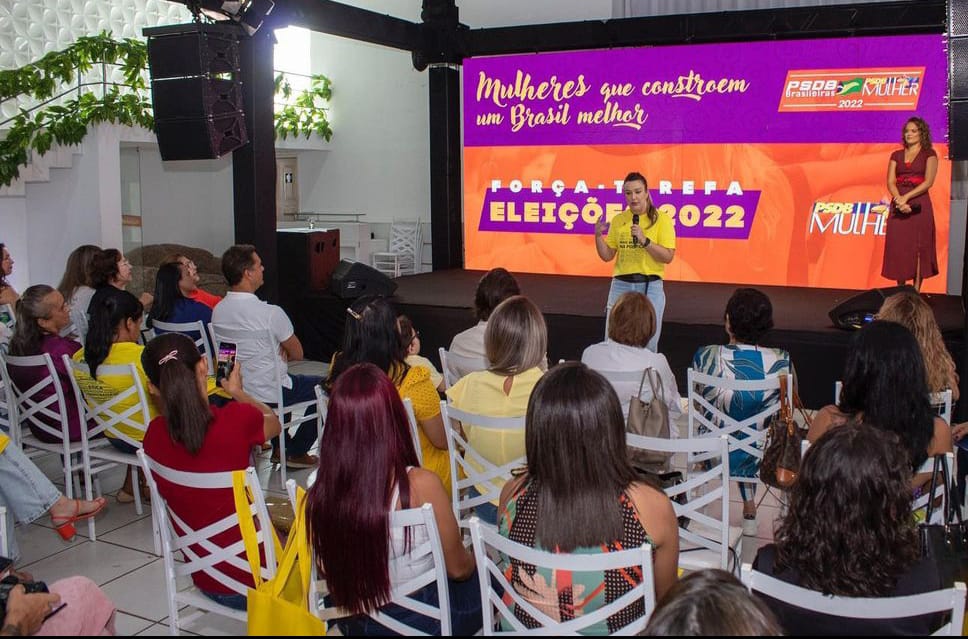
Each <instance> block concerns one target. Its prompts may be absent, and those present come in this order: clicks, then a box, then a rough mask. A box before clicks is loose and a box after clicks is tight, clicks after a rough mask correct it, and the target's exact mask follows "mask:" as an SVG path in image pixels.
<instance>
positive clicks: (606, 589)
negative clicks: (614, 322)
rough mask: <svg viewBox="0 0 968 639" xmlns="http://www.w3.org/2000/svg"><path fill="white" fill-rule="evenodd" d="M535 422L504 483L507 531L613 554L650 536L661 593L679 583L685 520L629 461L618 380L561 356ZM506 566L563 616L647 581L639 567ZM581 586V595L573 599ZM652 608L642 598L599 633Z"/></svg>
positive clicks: (523, 615)
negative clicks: (522, 462) (519, 468)
mask: <svg viewBox="0 0 968 639" xmlns="http://www.w3.org/2000/svg"><path fill="white" fill-rule="evenodd" d="M526 424H527V425H526V427H525V448H526V451H527V457H528V465H527V468H526V469H525V471H524V472H523V473H522V474H521V475H520V476H518V477H517V478H516V479H514V480H512V481H509V482H508V483H506V484H505V485H504V489H503V490H502V491H501V499H500V506H499V509H498V510H499V513H500V515H499V517H500V518H499V520H498V530H499V531H500V533H501V534H502V535H504V536H505V537H507V538H508V539H510V540H511V541H515V542H518V543H520V544H524V545H526V546H532V547H535V548H539V547H540V548H542V549H546V550H548V549H554V550H556V551H558V552H567V553H582V552H602V551H608V552H614V551H617V550H624V549H627V548H635V547H638V546H641V545H642V544H643V543H646V542H648V543H650V544H651V545H652V548H653V554H652V558H653V568H654V573H655V593H656V598H657V599H661V598H662V597H663V595H665V593H666V591H667V590H669V588H671V587H672V585H673V583H675V581H676V570H677V566H678V563H679V525H678V523H677V521H676V516H675V511H673V509H672V504H671V502H670V501H669V498H668V497H666V495H665V494H664V493H663V492H662V491H661V490H659V489H657V488H654V487H652V486H650V485H648V484H645V483H643V482H641V481H639V479H638V476H637V475H636V473H635V470H634V469H633V468H632V466H631V464H630V463H629V458H628V451H627V448H626V444H625V420H624V418H623V416H622V411H621V408H620V404H619V401H618V396H617V395H616V394H615V390H614V389H613V388H612V385H611V384H609V383H608V380H606V379H605V378H604V377H602V376H601V375H600V374H599V373H596V372H595V371H593V370H591V369H590V368H588V367H587V366H585V365H584V364H580V363H577V362H567V363H564V364H559V365H558V366H556V367H554V368H552V369H551V370H549V371H548V372H547V373H545V374H544V376H543V377H542V378H541V380H540V381H539V382H538V383H537V385H536V386H535V388H534V391H532V393H531V400H530V401H529V403H528V412H527V416H526ZM507 568H508V572H507V574H509V575H510V577H509V581H510V582H511V584H512V585H513V586H514V588H515V589H516V590H517V591H518V592H519V593H521V594H522V595H523V596H524V597H526V598H527V599H529V600H530V601H531V603H533V604H534V605H535V606H536V607H537V608H538V609H540V610H542V611H544V612H545V613H546V614H551V615H552V616H553V617H554V616H555V613H556V612H557V616H558V617H559V618H560V619H561V620H562V621H564V620H567V619H570V618H573V617H576V616H579V615H583V614H588V613H590V612H594V611H595V610H597V609H599V608H601V607H602V606H604V605H606V604H607V603H610V602H612V601H614V600H615V599H617V598H618V597H621V596H622V595H623V594H624V593H626V592H628V591H629V590H630V589H631V588H632V587H633V586H634V585H635V584H634V583H631V582H630V581H629V579H630V578H631V580H632V581H635V580H636V579H637V580H639V581H641V579H642V575H637V576H636V574H635V571H633V570H631V569H630V570H628V571H619V570H614V571H613V570H609V571H605V572H604V573H602V572H598V573H594V572H585V571H582V572H574V571H572V572H569V571H551V570H547V569H544V568H535V567H534V566H531V565H529V564H524V563H518V562H512V564H511V565H510V566H509V567H507ZM566 584H567V586H566ZM566 587H567V589H568V590H569V592H565V591H564V589H565V588H566ZM579 587H580V588H579ZM579 592H580V593H582V595H581V597H580V598H577V597H575V598H573V597H572V595H578V593H579ZM515 614H516V615H517V617H518V619H520V620H521V621H522V622H523V623H524V624H526V625H530V624H532V623H534V620H533V619H531V617H530V616H529V615H528V614H527V612H525V611H523V610H515ZM643 614H645V610H644V606H643V605H642V602H641V601H638V602H636V603H633V604H631V605H630V606H628V607H627V608H625V609H624V610H623V611H621V612H619V613H616V614H614V615H612V616H610V617H609V618H608V619H607V620H605V621H603V622H601V623H600V624H599V625H598V626H596V627H595V629H594V631H592V633H593V634H610V633H611V632H614V631H615V630H617V629H619V628H621V627H623V626H625V625H627V624H628V623H629V622H630V621H631V620H633V619H635V618H637V617H639V616H641V615H643Z"/></svg>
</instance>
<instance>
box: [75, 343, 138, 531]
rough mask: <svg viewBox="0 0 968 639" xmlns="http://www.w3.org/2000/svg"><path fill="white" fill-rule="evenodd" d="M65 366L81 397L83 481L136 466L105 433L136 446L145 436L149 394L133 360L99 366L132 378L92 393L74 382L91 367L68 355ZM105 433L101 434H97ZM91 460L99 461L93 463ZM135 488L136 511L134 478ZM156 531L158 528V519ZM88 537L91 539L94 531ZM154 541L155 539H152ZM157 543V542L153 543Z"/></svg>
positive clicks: (133, 457)
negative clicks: (129, 403)
mask: <svg viewBox="0 0 968 639" xmlns="http://www.w3.org/2000/svg"><path fill="white" fill-rule="evenodd" d="M63 357H64V366H65V368H67V370H69V371H71V372H72V373H73V374H72V375H71V385H72V386H73V388H74V396H75V397H78V398H81V399H82V400H83V402H82V404H83V408H84V415H83V416H82V417H83V419H82V420H81V443H82V445H83V446H82V449H81V450H82V453H83V460H84V482H85V484H86V485H88V486H91V485H93V484H92V483H91V482H92V481H93V480H94V479H93V478H94V476H95V475H97V474H99V473H100V472H102V471H104V470H107V469H109V468H113V467H114V466H116V465H117V464H125V465H128V466H133V467H135V468H137V467H138V466H140V463H139V462H138V458H137V456H136V455H133V454H129V453H123V452H121V451H120V450H118V449H117V448H115V447H114V446H112V445H111V444H110V442H108V440H107V436H108V435H109V434H110V436H111V437H115V438H117V439H119V440H121V441H123V442H126V443H127V444H129V445H131V446H134V447H135V448H139V449H140V448H141V440H142V439H144V432H145V431H146V430H147V428H148V423H149V422H150V417H149V412H148V396H147V394H146V393H145V389H144V387H143V386H142V385H141V378H140V377H138V371H137V369H136V368H135V365H134V364H122V365H108V364H101V365H100V366H98V369H97V373H98V375H99V376H100V375H110V376H121V377H126V378H128V379H130V380H131V383H130V385H127V386H126V388H125V390H123V391H121V392H116V391H115V390H114V389H113V388H110V387H108V386H107V385H105V384H100V385H99V388H100V389H103V391H102V390H99V391H98V394H97V395H96V396H95V395H93V394H87V393H83V392H82V391H81V388H80V386H79V385H78V382H77V377H78V375H83V376H86V377H90V376H91V373H90V369H89V368H88V366H87V364H85V363H82V362H75V361H74V360H72V359H71V358H69V357H68V356H67V355H64V356H63ZM132 397H134V398H135V403H134V405H132V406H130V407H128V408H124V407H122V406H121V404H122V403H124V402H126V401H128V400H130V399H131V398H132ZM92 420H93V421H94V423H95V424H96V426H95V427H93V428H91V427H89V426H88V424H89V422H90V421H92ZM120 426H125V427H126V428H130V429H133V430H136V431H140V432H141V437H140V439H135V438H133V437H131V436H130V435H129V434H128V433H125V432H123V431H122V430H121V429H120ZM100 435H104V437H99V436H100ZM94 460H98V461H99V462H100V463H99V464H97V465H95V464H94ZM131 487H132V490H133V491H134V508H135V512H137V513H138V514H139V515H141V514H143V513H144V510H143V508H142V506H141V488H140V486H139V485H138V482H137V481H132V482H131ZM155 523H156V532H157V522H155ZM91 540H92V541H93V540H94V537H93V535H92V536H91ZM155 541H156V542H157V539H156V540H155ZM156 545H157V544H156Z"/></svg>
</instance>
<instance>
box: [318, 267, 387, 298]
mask: <svg viewBox="0 0 968 639" xmlns="http://www.w3.org/2000/svg"><path fill="white" fill-rule="evenodd" d="M396 290H397V283H396V282H394V281H393V280H392V279H390V278H389V277H387V276H386V275H384V274H383V273H381V272H380V271H378V270H376V269H375V268H373V267H371V266H367V265H366V264H363V263H362V262H351V261H349V260H341V261H340V263H339V265H338V266H337V267H336V270H335V271H333V293H335V294H336V295H337V296H338V297H341V298H343V299H344V300H346V299H354V298H357V297H362V296H363V295H383V296H390V295H393V292H394V291H396Z"/></svg>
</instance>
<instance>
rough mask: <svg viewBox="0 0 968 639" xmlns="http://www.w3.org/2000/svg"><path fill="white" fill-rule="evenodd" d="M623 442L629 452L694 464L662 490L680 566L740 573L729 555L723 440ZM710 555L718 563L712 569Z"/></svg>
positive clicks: (726, 446) (726, 454)
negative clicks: (672, 515) (672, 514)
mask: <svg viewBox="0 0 968 639" xmlns="http://www.w3.org/2000/svg"><path fill="white" fill-rule="evenodd" d="M625 440H626V442H627V443H628V445H629V447H632V448H640V449H642V450H648V451H659V452H665V453H673V454H676V453H685V454H686V456H687V457H688V458H691V459H692V460H694V462H695V463H690V464H687V465H686V468H687V473H686V475H685V478H684V481H683V482H682V483H680V484H675V485H672V486H667V487H665V489H664V490H665V493H666V495H668V496H669V499H670V500H671V501H672V507H673V509H674V510H675V511H676V517H677V519H678V521H679V566H680V567H685V568H709V567H712V568H721V569H723V570H730V569H731V568H732V570H733V571H734V572H735V571H736V570H738V569H739V557H738V556H732V553H731V550H732V549H731V547H730V543H729V542H730V539H729V442H728V439H727V437H726V436H725V435H720V436H719V437H696V438H692V439H664V438H657V437H642V436H641V435H634V434H632V433H626V435H625ZM694 467H695V468H698V470H692V468H694ZM710 556H712V557H715V560H716V565H712V566H710ZM731 564H732V565H731Z"/></svg>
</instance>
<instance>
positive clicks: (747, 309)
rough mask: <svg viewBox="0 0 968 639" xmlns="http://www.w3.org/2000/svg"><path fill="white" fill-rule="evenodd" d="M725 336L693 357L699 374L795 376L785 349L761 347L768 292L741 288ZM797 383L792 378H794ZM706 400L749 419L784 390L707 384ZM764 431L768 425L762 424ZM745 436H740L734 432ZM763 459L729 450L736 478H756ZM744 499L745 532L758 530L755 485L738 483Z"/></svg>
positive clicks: (729, 307) (769, 313) (730, 306)
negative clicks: (721, 388) (736, 389)
mask: <svg viewBox="0 0 968 639" xmlns="http://www.w3.org/2000/svg"><path fill="white" fill-rule="evenodd" d="M725 322H726V335H727V336H728V337H729V343H727V344H725V345H719V344H713V345H711V346H703V347H702V348H700V349H699V350H698V351H696V354H695V355H694V356H693V358H692V368H693V370H696V371H698V372H700V373H705V374H707V375H713V376H716V377H723V378H726V379H740V380H754V379H756V380H760V379H766V378H768V377H776V376H778V375H780V374H782V373H786V374H790V375H791V376H792V375H793V364H792V363H791V362H790V354H789V353H787V352H786V351H785V350H783V349H780V348H770V347H768V346H761V345H760V340H761V339H762V338H763V337H764V336H765V335H766V333H767V331H769V330H770V329H771V328H773V305H772V304H771V303H770V298H769V297H767V296H766V294H765V293H763V292H762V291H759V290H757V289H755V288H738V289H736V292H734V293H733V296H732V297H730V298H729V302H727V303H726V314H725ZM791 381H793V380H791ZM703 394H704V396H705V397H706V399H707V400H708V401H709V402H710V403H711V404H713V405H714V406H718V407H719V408H720V409H721V410H723V412H725V413H727V414H728V415H729V416H730V417H732V418H733V419H735V420H738V421H740V420H744V419H748V418H750V417H753V416H754V415H756V414H758V413H760V412H762V411H763V410H764V409H766V407H768V406H770V405H771V404H776V403H777V402H778V401H779V399H780V398H779V393H777V392H775V391H774V392H767V393H764V392H762V391H739V392H735V393H734V392H731V391H719V390H716V389H714V388H707V389H706V390H705V391H704V393H703ZM757 428H759V429H760V430H762V429H763V428H766V424H765V423H761V424H758V425H757ZM732 436H734V437H736V438H738V439H739V438H741V437H742V435H741V434H739V433H738V434H736V435H732ZM759 468H760V462H759V459H758V458H756V457H754V456H753V455H751V454H749V453H747V452H746V451H743V450H734V451H733V452H731V453H730V454H729V474H730V476H731V477H744V478H754V477H756V475H757V473H758V472H759ZM739 491H740V496H741V497H742V498H743V534H745V535H755V534H756V501H755V498H756V485H755V484H745V483H740V484H739Z"/></svg>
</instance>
